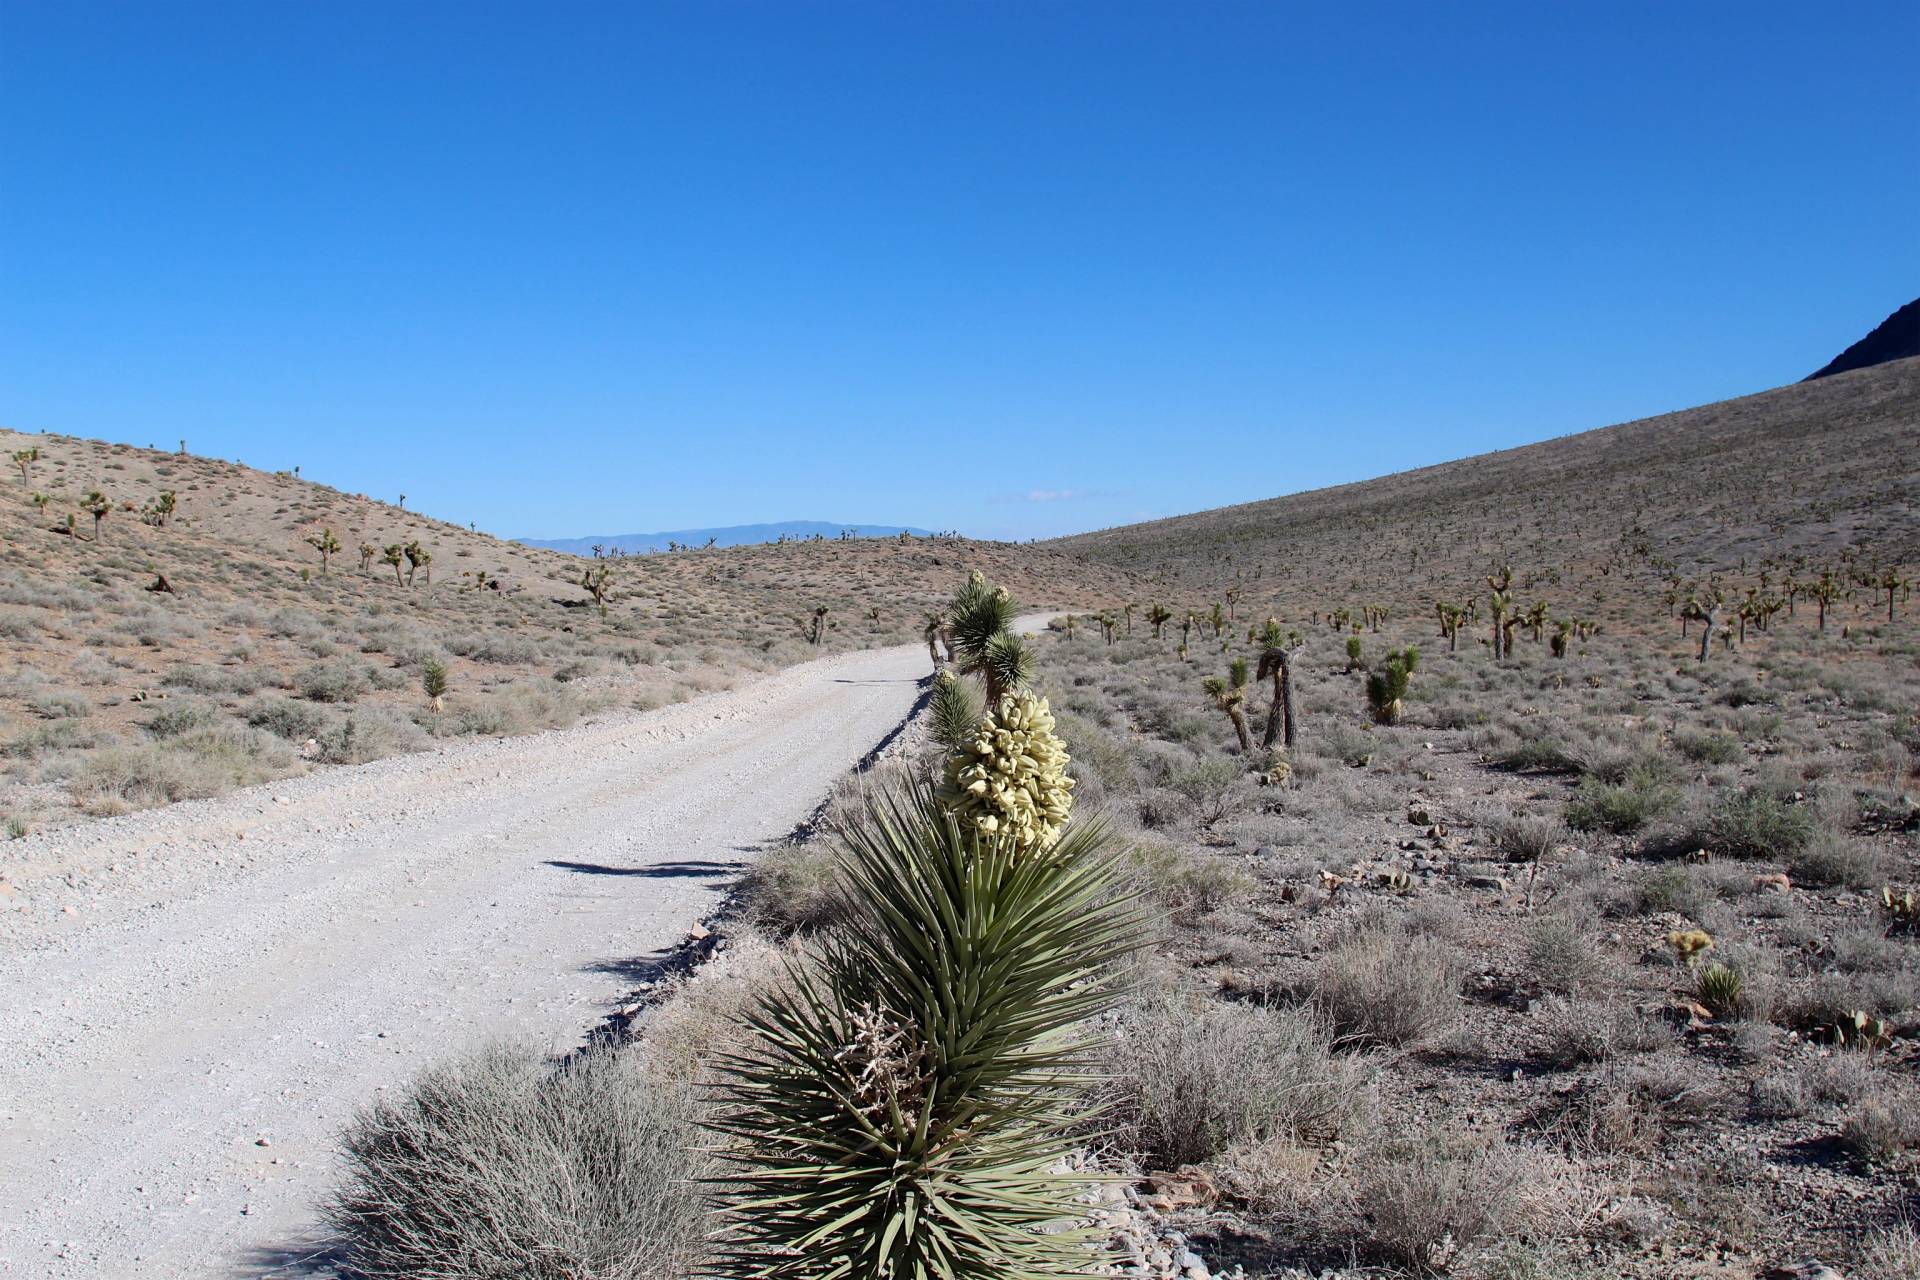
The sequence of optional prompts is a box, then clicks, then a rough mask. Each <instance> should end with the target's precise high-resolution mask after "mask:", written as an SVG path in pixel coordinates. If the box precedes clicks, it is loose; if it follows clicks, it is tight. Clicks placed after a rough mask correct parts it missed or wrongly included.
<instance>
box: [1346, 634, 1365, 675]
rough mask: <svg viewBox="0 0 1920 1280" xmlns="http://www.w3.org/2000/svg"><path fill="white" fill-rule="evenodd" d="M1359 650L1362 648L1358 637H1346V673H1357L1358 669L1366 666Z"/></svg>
mask: <svg viewBox="0 0 1920 1280" xmlns="http://www.w3.org/2000/svg"><path fill="white" fill-rule="evenodd" d="M1361 650H1362V646H1361V643H1360V637H1359V636H1348V637H1347V670H1348V671H1358V670H1359V669H1361V668H1362V667H1365V666H1366V665H1367V664H1366V661H1365V660H1364V659H1363V658H1362V657H1361Z"/></svg>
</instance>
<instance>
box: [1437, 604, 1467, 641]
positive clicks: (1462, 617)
mask: <svg viewBox="0 0 1920 1280" xmlns="http://www.w3.org/2000/svg"><path fill="white" fill-rule="evenodd" d="M1433 607H1434V611H1435V612H1437V613H1438V614H1439V615H1440V634H1441V635H1442V636H1444V637H1446V641H1447V652H1448V653H1458V652H1459V650H1460V626H1461V624H1462V623H1464V622H1465V621H1466V620H1467V611H1466V610H1465V609H1462V608H1461V607H1460V606H1459V605H1457V604H1448V603H1446V602H1445V601H1444V600H1443V601H1441V602H1439V603H1437V604H1435V605H1434V606H1433Z"/></svg>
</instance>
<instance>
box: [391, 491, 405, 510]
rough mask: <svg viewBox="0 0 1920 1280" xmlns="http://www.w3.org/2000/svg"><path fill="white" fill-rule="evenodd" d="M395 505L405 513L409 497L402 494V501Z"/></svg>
mask: <svg viewBox="0 0 1920 1280" xmlns="http://www.w3.org/2000/svg"><path fill="white" fill-rule="evenodd" d="M394 505H395V506H397V507H399V508H400V509H401V510H402V511H405V510H406V509H407V495H406V494H404V493H403V494H401V495H400V501H399V502H397V503H395V504H394Z"/></svg>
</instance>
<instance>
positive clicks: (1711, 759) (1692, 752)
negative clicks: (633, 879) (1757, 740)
mask: <svg viewBox="0 0 1920 1280" xmlns="http://www.w3.org/2000/svg"><path fill="white" fill-rule="evenodd" d="M1673 749H1674V750H1675V751H1678V752H1679V753H1680V754H1681V755H1682V756H1685V757H1686V758H1687V759H1689V760H1691V761H1693V762H1694V763H1695V764H1733V763H1735V762H1736V761H1738V760H1739V759H1740V757H1741V755H1742V751H1741V748H1740V739H1738V738H1736V737H1734V736H1733V735H1732V734H1730V733H1701V732H1694V731H1690V730H1682V731H1681V732H1679V733H1676V734H1674V735H1673Z"/></svg>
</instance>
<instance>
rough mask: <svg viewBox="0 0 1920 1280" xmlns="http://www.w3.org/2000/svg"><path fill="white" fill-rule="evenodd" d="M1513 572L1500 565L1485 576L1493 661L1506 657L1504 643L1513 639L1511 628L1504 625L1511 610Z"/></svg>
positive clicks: (1506, 651) (1506, 652)
mask: <svg viewBox="0 0 1920 1280" xmlns="http://www.w3.org/2000/svg"><path fill="white" fill-rule="evenodd" d="M1512 586H1513V570H1512V569H1510V568H1508V567H1507V566H1506V565H1501V566H1500V567H1499V568H1498V569H1497V570H1495V571H1494V572H1493V573H1490V574H1488V575H1487V588H1488V590H1489V592H1490V598H1489V600H1488V604H1489V612H1490V613H1492V615H1493V656H1494V659H1495V661H1498V660H1499V659H1501V658H1504V657H1506V656H1508V650H1507V649H1506V647H1505V645H1506V643H1507V642H1508V641H1509V640H1511V639H1512V638H1513V628H1511V627H1509V626H1507V625H1506V623H1507V612H1508V610H1510V609H1512V608H1513V596H1512V594H1511V588H1512Z"/></svg>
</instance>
